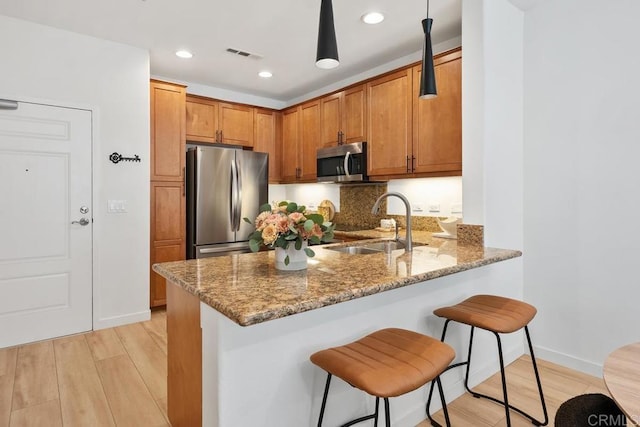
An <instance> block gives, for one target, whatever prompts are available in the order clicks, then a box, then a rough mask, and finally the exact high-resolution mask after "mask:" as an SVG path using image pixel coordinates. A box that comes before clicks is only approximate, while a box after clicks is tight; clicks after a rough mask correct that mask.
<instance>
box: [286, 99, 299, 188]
mask: <svg viewBox="0 0 640 427" xmlns="http://www.w3.org/2000/svg"><path fill="white" fill-rule="evenodd" d="M299 140H300V108H299V107H294V108H289V109H288V110H284V111H283V112H282V163H281V171H282V181H283V182H295V181H296V180H297V179H298V175H299V171H300V167H299V166H298V142H299Z"/></svg>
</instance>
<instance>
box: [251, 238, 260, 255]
mask: <svg viewBox="0 0 640 427" xmlns="http://www.w3.org/2000/svg"><path fill="white" fill-rule="evenodd" d="M249 249H251V252H258V251H259V250H260V242H259V241H257V240H249Z"/></svg>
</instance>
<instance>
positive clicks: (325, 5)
mask: <svg viewBox="0 0 640 427" xmlns="http://www.w3.org/2000/svg"><path fill="white" fill-rule="evenodd" d="M339 64H340V62H339V61H338V44H337V43H336V29H335V27H334V25H333V6H332V5H331V0H322V3H321V4H320V26H319V27H318V51H317V54H316V67H318V68H325V69H329V68H335V67H337V66H338V65H339Z"/></svg>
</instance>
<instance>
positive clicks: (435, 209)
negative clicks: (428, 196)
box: [429, 203, 440, 212]
mask: <svg viewBox="0 0 640 427" xmlns="http://www.w3.org/2000/svg"><path fill="white" fill-rule="evenodd" d="M429 212H440V203H431V204H430V205H429Z"/></svg>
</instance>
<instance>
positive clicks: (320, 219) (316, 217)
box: [307, 214, 324, 225]
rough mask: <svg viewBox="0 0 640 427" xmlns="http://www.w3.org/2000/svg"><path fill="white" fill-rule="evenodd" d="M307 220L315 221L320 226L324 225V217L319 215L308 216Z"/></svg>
mask: <svg viewBox="0 0 640 427" xmlns="http://www.w3.org/2000/svg"><path fill="white" fill-rule="evenodd" d="M307 219H310V220H311V221H313V222H314V223H316V224H318V225H322V223H323V222H324V217H323V216H322V215H319V214H309V215H307Z"/></svg>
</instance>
